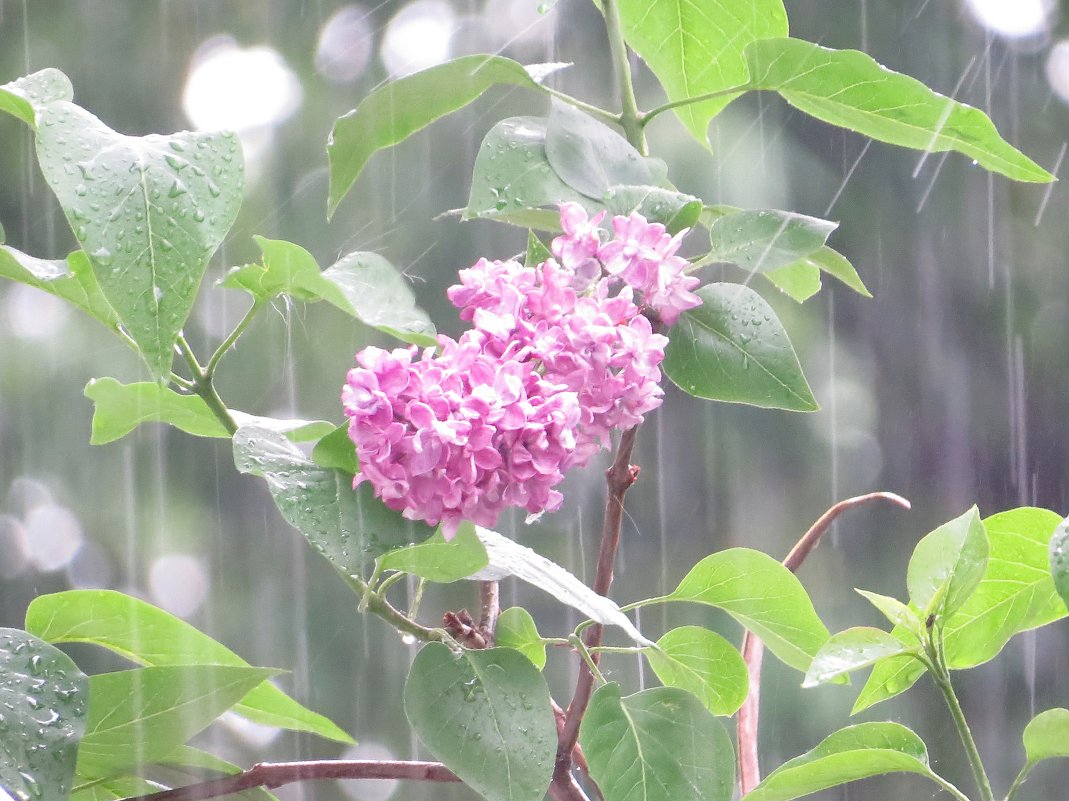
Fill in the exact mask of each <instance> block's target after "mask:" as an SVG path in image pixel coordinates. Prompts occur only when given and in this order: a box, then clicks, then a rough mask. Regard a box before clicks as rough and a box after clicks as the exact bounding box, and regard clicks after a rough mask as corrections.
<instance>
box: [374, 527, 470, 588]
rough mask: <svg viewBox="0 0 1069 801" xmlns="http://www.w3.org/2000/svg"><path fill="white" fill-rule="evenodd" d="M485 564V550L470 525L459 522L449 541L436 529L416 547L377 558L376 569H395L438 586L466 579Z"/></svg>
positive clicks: (412, 546)
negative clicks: (377, 565) (435, 583)
mask: <svg viewBox="0 0 1069 801" xmlns="http://www.w3.org/2000/svg"><path fill="white" fill-rule="evenodd" d="M486 565H487V557H486V548H484V547H483V544H482V542H480V541H479V537H478V536H477V535H476V534H475V526H473V525H472V524H471V523H462V524H461V525H460V528H459V529H457V533H456V534H455V535H454V536H453V538H452V539H451V540H449V541H446V539H445V537H444V536H442V531H441V529H439V530H438V531H436V532H435V533H434V536H433V537H431V538H430V539H428V540H426V541H424V542H421V543H419V544H418V545H409V546H406V547H404V548H398V549H396V550H393V551H390V552H389V553H386V554H383V555H382V556H381V557H379V567H380V568H382V569H383V570H399V571H401V572H402V573H411V574H412V575H414V576H419V577H420V578H425V579H427V581H434V582H437V583H439V584H449V583H450V582H453V581H459V580H460V579H462V578H467V577H468V576H470V575H471V574H472V573H475V572H477V571H479V570H482V569H483V568H484V567H486Z"/></svg>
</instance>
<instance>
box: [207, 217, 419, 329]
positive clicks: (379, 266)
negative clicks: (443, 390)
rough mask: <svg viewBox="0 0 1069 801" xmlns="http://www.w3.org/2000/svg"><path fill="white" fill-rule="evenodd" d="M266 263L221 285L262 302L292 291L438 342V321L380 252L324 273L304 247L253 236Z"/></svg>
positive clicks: (354, 256) (348, 259) (356, 256)
mask: <svg viewBox="0 0 1069 801" xmlns="http://www.w3.org/2000/svg"><path fill="white" fill-rule="evenodd" d="M253 239H255V240H256V243H257V244H258V245H259V246H260V250H261V251H262V252H263V264H262V265H261V264H246V265H244V266H242V267H235V268H233V269H232V270H230V272H229V273H227V275H226V277H225V278H224V279H223V280H222V281H221V282H220V285H221V286H224V287H229V288H232V289H243V290H245V291H246V292H248V293H249V294H251V295H252V296H253V297H254V298H256V299H257V300H260V301H265V300H270V299H272V298H274V297H277V296H278V295H289V296H290V297H292V298H295V299H297V300H301V301H305V302H315V301H319V300H325V301H327V302H328V303H330V304H331V305H332V306H335V307H337V308H339V309H341V310H342V311H343V312H345V313H346V314H348V315H349V316H350V317H355V318H356V319H358V320H360V321H361V322H362V323H364V324H365V325H370V326H372V327H373V328H377V329H379V330H380V331H383V332H385V333H387V334H389V335H390V336H394V337H397V338H398V339H401V340H403V341H405V342H412V343H414V344H417V345H434V344H435V343H436V340H435V336H434V334H435V332H434V325H433V324H432V323H431V321H430V318H429V317H428V316H427V315H426V313H425V312H424V311H423V310H422V309H420V308H419V307H418V306H417V305H416V298H415V295H413V293H412V289H411V288H410V287H409V285H408V283H407V282H406V281H405V280H404V278H403V277H401V275H400V274H399V273H398V272H397V270H395V269H394V267H393V266H392V265H391V264H390V263H389V262H388V261H386V259H384V258H383V257H382V256H379V255H378V254H377V253H364V252H356V253H350V254H349V255H347V256H344V257H343V258H341V259H340V260H338V262H336V263H335V264H334V265H332V266H331V267H328V268H327V269H326V270H324V271H322V272H320V270H319V265H318V264H316V260H315V258H314V257H313V256H312V254H311V253H309V252H308V251H307V250H305V249H304V248H302V247H301V246H300V245H295V244H294V243H292V242H286V241H284V240H276V239H265V238H264V237H262V236H257V237H253Z"/></svg>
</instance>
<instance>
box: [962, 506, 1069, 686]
mask: <svg viewBox="0 0 1069 801" xmlns="http://www.w3.org/2000/svg"><path fill="white" fill-rule="evenodd" d="M1060 522H1061V517H1060V515H1057V514H1055V513H1054V512H1051V511H1049V510H1047V509H1036V508H1030V507H1022V508H1020V509H1011V510H1009V511H1006V512H1001V513H999V514H996V515H992V516H991V517H988V518H986V519H985V520H984V528H985V530H986V531H987V538H988V542H989V544H990V552H989V555H988V560H987V569H986V570H985V571H984V574H983V577H982V578H981V579H980V583H979V584H978V585H977V586H976V590H975V591H974V592H973V594H972V595H970V596H969V598H968V599H967V600H966V601H965V603H963V604H962V605H961V608H960V609H958V610H957V611H956V612H954V614H952V615H950V616H949V617H948V618H947V619H946V620H945V621H944V623H943V642H944V649H945V651H946V658H947V663H948V664H949V665H950V667H951V668H956V669H961V668H967V667H973V666H974V665H979V664H981V663H983V662H986V661H988V660H989V659H992V658H994V657H995V656H996V655H998V653H999V652H1000V651H1001V650H1002V648H1003V646H1005V644H1006V643H1007V642H1008V641H1009V639H1010V638H1011V637H1013V635H1015V634H1017V633H1018V632H1022V631H1028V630H1029V629H1034V628H1036V627H1038V626H1044V625H1046V624H1047V623H1051V622H1053V621H1055V620H1059V619H1060V618H1063V617H1065V616H1066V614H1067V611H1069V610H1066V607H1065V605H1064V604H1063V603H1062V602H1061V600H1060V599H1059V598H1058V593H1057V591H1056V590H1055V586H1054V582H1053V580H1052V578H1051V574H1050V571H1049V569H1048V565H1047V550H1048V545H1049V544H1050V543H1051V542H1052V541H1053V540H1052V534H1054V533H1055V532H1056V530H1057V528H1058V524H1059V523H1060Z"/></svg>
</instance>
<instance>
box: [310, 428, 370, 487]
mask: <svg viewBox="0 0 1069 801" xmlns="http://www.w3.org/2000/svg"><path fill="white" fill-rule="evenodd" d="M312 461H313V462H315V463H316V464H317V465H319V466H320V467H325V468H327V469H334V470H341V471H342V472H343V473H348V474H349V475H351V476H355V475H356V474H357V473H359V472H360V460H359V459H357V456H356V444H355V443H354V442H353V441H352V440H351V439H350V438H349V424H348V423H343V424H342V425H340V426H338V427H337V428H335V429H334V430H333V431H331V432H330V433H329V434H327V435H326V436H325V437H323V438H322V439H320V440H319V442H317V443H316V444H315V447H314V448H312Z"/></svg>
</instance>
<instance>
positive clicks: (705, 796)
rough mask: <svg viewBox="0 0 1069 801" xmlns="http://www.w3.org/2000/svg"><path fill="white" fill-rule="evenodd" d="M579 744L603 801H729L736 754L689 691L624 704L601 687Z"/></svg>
mask: <svg viewBox="0 0 1069 801" xmlns="http://www.w3.org/2000/svg"><path fill="white" fill-rule="evenodd" d="M579 742H580V744H581V745H582V746H583V753H584V754H585V755H586V758H587V762H588V763H589V765H590V775H591V777H593V779H594V780H595V781H596V782H597V783H598V786H599V787H600V788H601V791H602V794H603V795H604V796H605V801H730V799H731V793H732V789H733V785H734V783H735V755H734V751H733V749H732V747H731V740H730V739H729V738H728V735H727V732H726V731H724V727H723V726H722V725H721V724H720V721H718V720H717V719H716V718H714V717H713V716H712V715H711V714H710V712H709V710H707V709H706V708H705V707H704V706H702V704H701V702H699V701H698V699H697V698H695V697H694V696H693V695H691V694H690V693H688V692H686V691H684V690H680V689H678V688H676V687H656V688H654V689H652V690H644V691H642V692H640V693H636V694H634V695H629V696H627V697H625V698H621V697H620V685H618V684H616V683H614V682H613V683H609V684H606V685H603V686H602V687H599V688H598V689H597V690H596V691H595V692H594V695H593V696H592V697H591V699H590V706H589V707H588V709H587V712H586V715H585V716H584V717H583V723H582V726H581V727H580V729H579Z"/></svg>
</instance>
